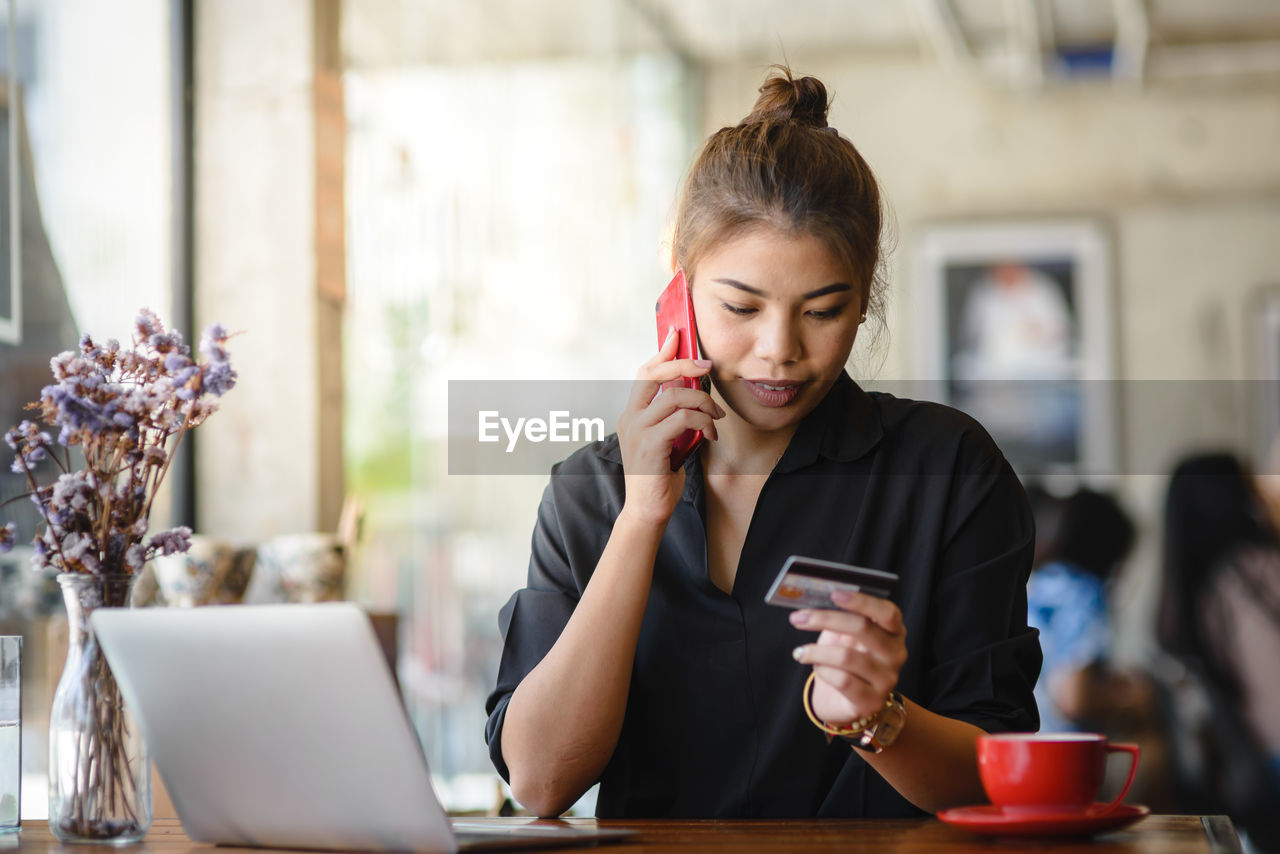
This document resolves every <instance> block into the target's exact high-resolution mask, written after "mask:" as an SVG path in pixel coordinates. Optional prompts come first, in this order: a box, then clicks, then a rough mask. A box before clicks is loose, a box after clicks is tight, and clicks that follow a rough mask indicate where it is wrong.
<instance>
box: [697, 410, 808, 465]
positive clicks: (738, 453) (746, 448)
mask: <svg viewBox="0 0 1280 854" xmlns="http://www.w3.org/2000/svg"><path fill="white" fill-rule="evenodd" d="M712 396H713V397H714V398H715V400H716V402H717V403H719V404H720V406H721V407H722V408H723V409H724V410H725V413H726V414H725V417H724V418H722V419H720V420H719V421H718V422H716V432H717V433H718V434H719V436H720V438H719V439H717V440H716V441H714V442H705V443H703V445H702V467H703V471H705V472H706V473H707V474H708V475H760V476H766V475H768V474H769V473H770V472H771V471H773V467H774V466H775V465H777V464H778V460H780V459H782V455H783V453H784V452H785V451H786V450H787V445H788V444H790V442H791V437H792V436H794V435H795V432H796V425H792V426H791V427H789V428H787V429H786V430H779V431H776V432H765V431H762V430H757V429H756V428H755V427H753V426H751V425H750V424H748V423H747V422H746V421H744V420H742V418H741V417H740V416H739V415H738V414H737V413H736V412H734V411H733V410H732V409H731V408H729V405H728V404H727V403H725V402H724V400H723V399H722V398H721V397H720V395H719V394H718V393H715V392H713V393H712Z"/></svg>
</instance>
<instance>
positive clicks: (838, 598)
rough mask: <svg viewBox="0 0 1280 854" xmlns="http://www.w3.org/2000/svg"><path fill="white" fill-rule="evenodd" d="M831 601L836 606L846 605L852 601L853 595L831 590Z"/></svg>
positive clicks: (843, 591) (846, 591) (847, 592)
mask: <svg viewBox="0 0 1280 854" xmlns="http://www.w3.org/2000/svg"><path fill="white" fill-rule="evenodd" d="M831 601H832V602H835V603H836V604H837V605H848V604H849V603H850V602H852V601H853V594H852V593H850V592H849V591H848V590H833V591H832V592H831Z"/></svg>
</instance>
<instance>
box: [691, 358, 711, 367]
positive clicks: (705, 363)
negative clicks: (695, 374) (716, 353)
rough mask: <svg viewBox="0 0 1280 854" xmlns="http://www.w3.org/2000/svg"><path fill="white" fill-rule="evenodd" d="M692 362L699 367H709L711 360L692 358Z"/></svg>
mask: <svg viewBox="0 0 1280 854" xmlns="http://www.w3.org/2000/svg"><path fill="white" fill-rule="evenodd" d="M693 363H694V364H695V365H697V366H698V367H699V368H709V367H711V360H710V359H694V360H693Z"/></svg>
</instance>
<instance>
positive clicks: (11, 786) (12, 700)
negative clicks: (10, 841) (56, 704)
mask: <svg viewBox="0 0 1280 854" xmlns="http://www.w3.org/2000/svg"><path fill="white" fill-rule="evenodd" d="M21 793H22V636H21V635H0V833H5V832H8V831H11V830H17V829H18V819H19V817H20V816H21V811H20V809H19V804H20V803H21V800H22V798H21Z"/></svg>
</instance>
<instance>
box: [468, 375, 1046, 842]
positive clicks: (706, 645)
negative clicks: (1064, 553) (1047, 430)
mask: <svg viewBox="0 0 1280 854" xmlns="http://www.w3.org/2000/svg"><path fill="white" fill-rule="evenodd" d="M686 466H687V476H686V479H685V490H684V495H683V496H682V500H681V501H680V503H679V504H678V505H677V506H676V509H675V512H674V513H673V514H672V516H671V519H670V522H669V523H668V525H667V528H666V532H665V534H664V535H663V538H662V542H661V545H660V546H659V548H658V556H657V562H656V565H655V567H654V574H653V584H652V588H651V589H650V593H649V602H648V605H647V606H646V609H645V615H644V621H643V624H642V628H641V632H640V638H639V643H638V646H637V649H636V660H635V666H634V669H633V672H632V678H631V689H630V693H629V695H628V699H627V711H626V717H625V720H624V721H623V726H622V733H621V736H620V738H619V741H618V745H617V748H616V749H615V751H614V754H613V757H612V758H611V759H610V761H609V764H608V765H607V766H606V767H605V769H604V772H603V773H602V775H601V777H600V793H599V798H598V801H597V815H599V816H601V817H704V818H731V817H742V818H748V817H752V818H753V817H809V816H821V817H827V816H851V817H852V816H873V817H893V816H918V815H922V813H921V812H920V811H919V810H917V809H916V808H915V807H913V806H912V805H911V804H910V803H909V802H908V801H907V800H906V799H904V798H903V797H902V796H901V795H899V794H898V793H897V791H895V790H894V789H893V788H892V787H891V786H890V785H889V784H888V783H886V782H885V781H884V780H883V779H882V778H881V777H880V776H879V775H878V774H876V773H875V771H873V770H872V769H871V768H870V766H868V765H867V763H866V762H864V761H863V759H862V758H861V756H860V755H859V754H858V752H857V751H856V750H853V749H851V748H850V747H849V745H848V744H846V743H845V742H843V741H841V740H839V739H836V740H834V741H830V742H829V741H828V739H827V737H826V736H825V735H824V734H823V733H822V732H821V731H819V730H818V729H817V728H815V727H814V726H813V724H812V723H810V721H809V720H808V718H807V717H805V714H804V710H803V708H802V707H801V702H800V690H801V688H802V686H803V685H804V681H805V679H806V678H807V676H808V675H809V672H810V669H811V668H810V667H809V666H806V665H801V664H798V663H797V662H795V661H794V660H793V659H792V657H791V650H792V649H793V648H794V647H796V646H798V645H800V644H802V643H807V642H812V641H814V640H815V639H816V637H817V636H816V634H814V633H813V632H802V631H800V630H799V629H797V628H795V627H793V626H792V625H791V623H790V622H789V621H788V619H787V617H788V614H789V613H790V612H789V610H788V609H785V608H778V607H775V606H772V605H766V604H765V603H764V596H765V592H766V591H767V589H768V587H769V585H770V583H771V582H772V581H773V579H774V576H775V575H776V574H777V572H778V570H779V569H780V568H781V566H782V563H783V561H784V560H786V558H787V557H788V556H789V555H792V554H800V555H805V556H808V557H817V558H825V559H828V560H837V561H843V562H845V563H852V564H856V565H858V566H867V567H874V568H877V569H886V570H890V571H892V572H896V573H898V574H899V575H900V576H901V580H900V581H899V583H898V586H897V589H896V590H895V592H894V594H893V601H894V602H896V603H897V605H898V607H899V608H900V609H901V610H902V615H903V619H904V621H905V623H906V626H907V639H906V642H907V651H908V658H907V662H906V664H905V665H904V666H903V668H902V671H901V674H900V676H899V680H898V690H899V691H900V692H901V693H902V694H903V695H905V696H906V697H909V698H910V699H912V700H914V701H915V702H916V703H918V704H920V705H921V706H924V707H925V708H927V709H929V710H931V711H933V712H936V713H938V714H940V715H946V716H948V717H951V718H956V719H958V720H963V721H968V722H970V723H972V724H975V725H977V726H978V727H980V728H982V729H983V730H986V731H988V732H992V731H1029V730H1035V729H1036V728H1037V727H1038V725H1039V718H1038V715H1037V712H1036V706H1035V700H1034V699H1033V697H1032V689H1033V687H1034V685H1035V681H1036V677H1037V675H1038V674H1039V672H1040V658H1041V656H1040V643H1039V640H1038V637H1037V632H1036V630H1035V629H1031V628H1028V627H1027V593H1026V582H1027V576H1028V574H1029V573H1030V570H1031V556H1032V546H1033V537H1034V529H1033V525H1032V521H1031V514H1030V511H1029V509H1028V505H1027V500H1026V496H1025V494H1024V493H1023V491H1022V487H1021V485H1020V484H1019V482H1018V480H1017V478H1016V476H1015V475H1014V473H1013V471H1012V469H1011V468H1010V467H1009V464H1008V463H1007V462H1006V461H1005V459H1004V457H1003V455H1002V454H1001V453H1000V450H999V449H998V448H997V447H996V445H995V443H994V442H992V440H991V438H990V437H989V436H988V435H987V433H986V431H985V430H983V429H982V427H981V426H980V425H979V424H978V423H977V422H975V421H974V420H972V419H971V418H969V417H968V416H966V415H964V414H962V413H960V412H958V411H956V410H953V409H950V408H948V407H945V406H941V405H939V404H934V403H923V402H917V401H911V400H904V399H900V398H896V397H893V396H891V395H887V394H877V393H867V392H865V391H863V390H862V389H861V388H859V387H858V386H857V384H856V383H854V382H853V380H852V379H850V378H849V376H848V375H847V374H845V375H843V376H842V377H841V378H840V380H839V381H837V382H836V384H835V385H834V386H833V388H832V390H831V392H830V393H829V394H828V395H827V397H826V398H825V399H824V400H823V402H822V403H821V404H819V405H818V406H817V407H816V408H815V409H814V411H813V412H812V413H810V414H809V415H808V416H807V417H806V418H805V419H804V420H803V421H802V422H801V424H800V427H799V428H798V429H797V431H796V433H795V435H794V436H793V437H792V440H791V443H790V445H789V446H788V447H787V450H786V452H785V453H784V454H783V456H782V458H781V460H779V462H778V464H777V466H776V467H775V468H774V470H773V472H772V473H771V474H770V476H769V478H768V480H767V481H766V483H765V484H764V487H763V488H762V489H761V491H760V496H759V499H758V500H757V503H756V509H755V514H754V515H753V516H752V519H751V524H750V527H749V528H748V530H747V535H746V540H745V542H744V543H743V546H742V557H741V559H740V561H739V564H738V571H737V574H736V576H735V579H734V587H733V593H732V594H728V593H725V592H723V591H722V590H720V589H719V588H717V587H716V586H715V585H714V584H712V582H711V580H710V577H709V575H708V571H707V543H706V527H705V524H704V520H705V518H706V511H705V498H704V494H703V483H702V469H701V465H700V463H699V461H698V457H697V455H696V454H695V455H693V456H692V457H691V458H690V460H689V462H687V463H686ZM622 502H623V471H622V456H621V453H620V451H619V447H618V441H617V437H616V436H610V437H608V438H606V439H605V440H604V441H602V442H597V443H595V444H594V445H590V446H588V447H586V448H583V449H581V450H579V451H578V452H577V453H575V454H574V455H572V456H571V457H569V458H568V459H567V460H565V461H564V462H563V463H560V464H559V465H557V466H556V467H555V468H554V469H553V470H552V475H551V482H550V484H549V485H548V486H547V489H546V492H545V493H544V494H543V498H542V504H541V506H540V507H539V509H538V521H537V525H536V527H535V529H534V533H533V552H532V556H531V558H530V561H529V579H528V586H527V587H526V588H525V589H523V590H519V591H517V592H516V594H515V595H514V596H512V598H511V600H510V601H509V602H508V603H507V604H506V606H505V607H504V608H503V609H502V612H501V614H500V615H499V624H500V627H501V630H502V634H503V638H504V647H503V653H502V660H501V664H500V665H499V671H498V680H497V686H496V687H495V689H494V691H493V693H492V694H491V695H490V696H489V699H488V702H487V704H486V710H487V711H488V714H489V721H488V725H487V726H486V728H485V730H486V731H485V734H486V737H487V739H488V742H489V752H490V755H491V756H492V758H493V763H494V765H495V766H496V767H497V769H498V772H499V773H500V774H502V776H503V777H504V778H508V771H507V767H506V764H505V763H504V762H503V758H502V751H501V734H502V724H503V720H504V717H505V715H506V710H507V703H508V702H509V700H510V698H511V693H512V691H514V690H515V688H516V685H518V684H519V682H520V680H521V679H523V678H524V676H525V675H526V674H527V673H528V672H529V671H530V670H532V669H533V668H534V666H535V665H537V663H538V662H539V661H541V660H542V657H543V656H544V655H546V653H547V652H548V651H549V650H550V649H551V646H552V645H553V644H554V643H555V641H556V639H557V638H558V637H559V636H560V632H561V631H562V630H563V628H564V626H565V624H566V623H567V622H568V620H569V616H570V614H571V613H572V611H573V608H574V606H575V604H576V603H577V602H578V599H579V597H580V596H581V594H582V592H583V590H584V589H585V588H586V586H587V581H588V579H590V578H591V573H592V571H593V570H594V569H595V566H596V563H597V562H598V561H599V559H600V555H601V554H602V553H603V551H604V547H605V543H606V542H607V541H608V539H609V533H610V530H611V529H612V526H613V522H614V520H615V519H616V518H617V515H618V513H619V511H620V510H621V508H622ZM910 725H911V722H910V719H908V721H907V726H910Z"/></svg>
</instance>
